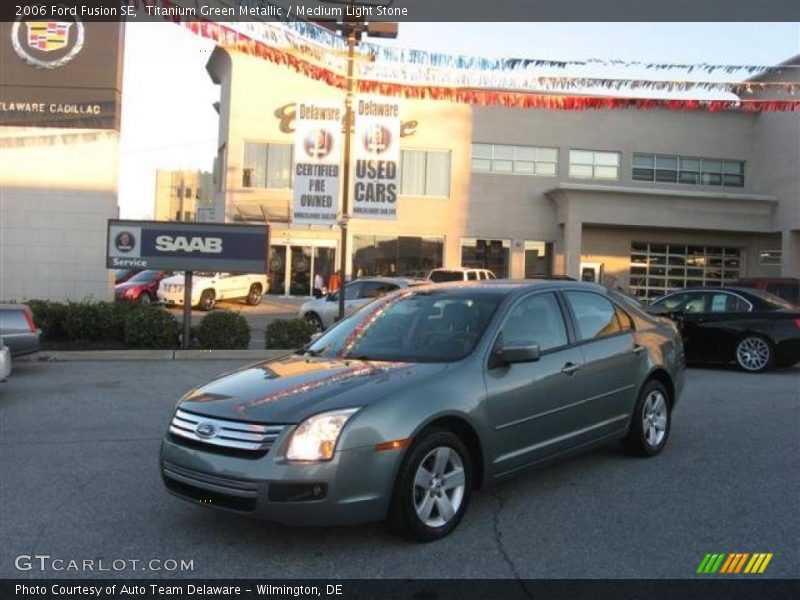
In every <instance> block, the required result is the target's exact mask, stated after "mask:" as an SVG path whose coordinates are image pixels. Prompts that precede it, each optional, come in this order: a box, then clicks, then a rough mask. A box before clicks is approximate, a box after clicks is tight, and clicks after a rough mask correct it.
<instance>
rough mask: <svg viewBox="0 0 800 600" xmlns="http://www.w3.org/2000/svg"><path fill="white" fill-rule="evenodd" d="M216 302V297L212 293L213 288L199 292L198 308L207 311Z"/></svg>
mask: <svg viewBox="0 0 800 600" xmlns="http://www.w3.org/2000/svg"><path fill="white" fill-rule="evenodd" d="M216 303H217V297H216V295H215V294H214V290H205V291H204V292H203V293H202V294H200V303H199V304H198V307H199V308H200V310H204V311H209V310H211V309H212V308H214V305H215V304H216Z"/></svg>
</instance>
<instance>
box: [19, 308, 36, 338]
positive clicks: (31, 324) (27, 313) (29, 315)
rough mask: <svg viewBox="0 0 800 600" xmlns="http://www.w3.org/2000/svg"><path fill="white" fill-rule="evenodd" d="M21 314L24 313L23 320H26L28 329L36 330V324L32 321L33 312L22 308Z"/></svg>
mask: <svg viewBox="0 0 800 600" xmlns="http://www.w3.org/2000/svg"><path fill="white" fill-rule="evenodd" d="M22 314H24V315H25V320H26V321H27V322H28V329H29V330H30V331H31V333H33V332H34V331H36V324H35V323H34V322H33V314H32V313H31V311H30V309H29V308H24V309H22Z"/></svg>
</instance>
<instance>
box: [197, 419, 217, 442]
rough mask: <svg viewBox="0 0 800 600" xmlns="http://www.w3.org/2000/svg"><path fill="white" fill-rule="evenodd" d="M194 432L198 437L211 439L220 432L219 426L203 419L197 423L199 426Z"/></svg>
mask: <svg viewBox="0 0 800 600" xmlns="http://www.w3.org/2000/svg"><path fill="white" fill-rule="evenodd" d="M194 432H195V434H196V435H197V437H201V438H203V439H205V440H209V439H211V438H213V437H216V435H217V433H219V427H217V426H216V425H214V423H211V422H209V421H203V422H202V423H198V424H197V427H195V428H194Z"/></svg>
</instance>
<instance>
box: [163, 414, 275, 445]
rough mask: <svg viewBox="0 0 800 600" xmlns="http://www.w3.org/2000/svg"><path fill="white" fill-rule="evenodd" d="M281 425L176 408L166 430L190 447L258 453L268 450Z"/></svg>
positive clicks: (177, 440)
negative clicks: (196, 412) (231, 419)
mask: <svg viewBox="0 0 800 600" xmlns="http://www.w3.org/2000/svg"><path fill="white" fill-rule="evenodd" d="M201 426H202V427H201ZM284 427H285V426H284V425H262V424H259V423H245V422H242V421H229V420H226V419H217V418H214V417H206V416H203V415H198V414H195V413H191V412H188V411H185V410H182V409H180V408H179V409H178V410H177V411H175V416H174V417H172V423H170V425H169V432H170V434H171V435H172V436H173V439H175V441H176V442H178V443H180V442H181V441H186V442H188V443H187V444H186V445H189V446H192V447H200V448H208V449H209V450H218V451H223V452H227V451H230V453H231V454H236V455H241V454H246V455H259V456H260V455H264V454H266V453H267V452H268V451H269V449H270V448H271V447H272V444H273V443H275V440H276V439H278V436H279V435H280V434H281V431H283V428H284ZM198 430H199V431H200V433H199V434H198ZM206 432H207V433H206Z"/></svg>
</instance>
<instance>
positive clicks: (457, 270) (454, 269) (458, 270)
mask: <svg viewBox="0 0 800 600" xmlns="http://www.w3.org/2000/svg"><path fill="white" fill-rule="evenodd" d="M441 271H445V272H447V271H449V272H451V273H464V272H465V271H491V269H486V268H484V267H437V268H435V269H431V273H433V272H441Z"/></svg>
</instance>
